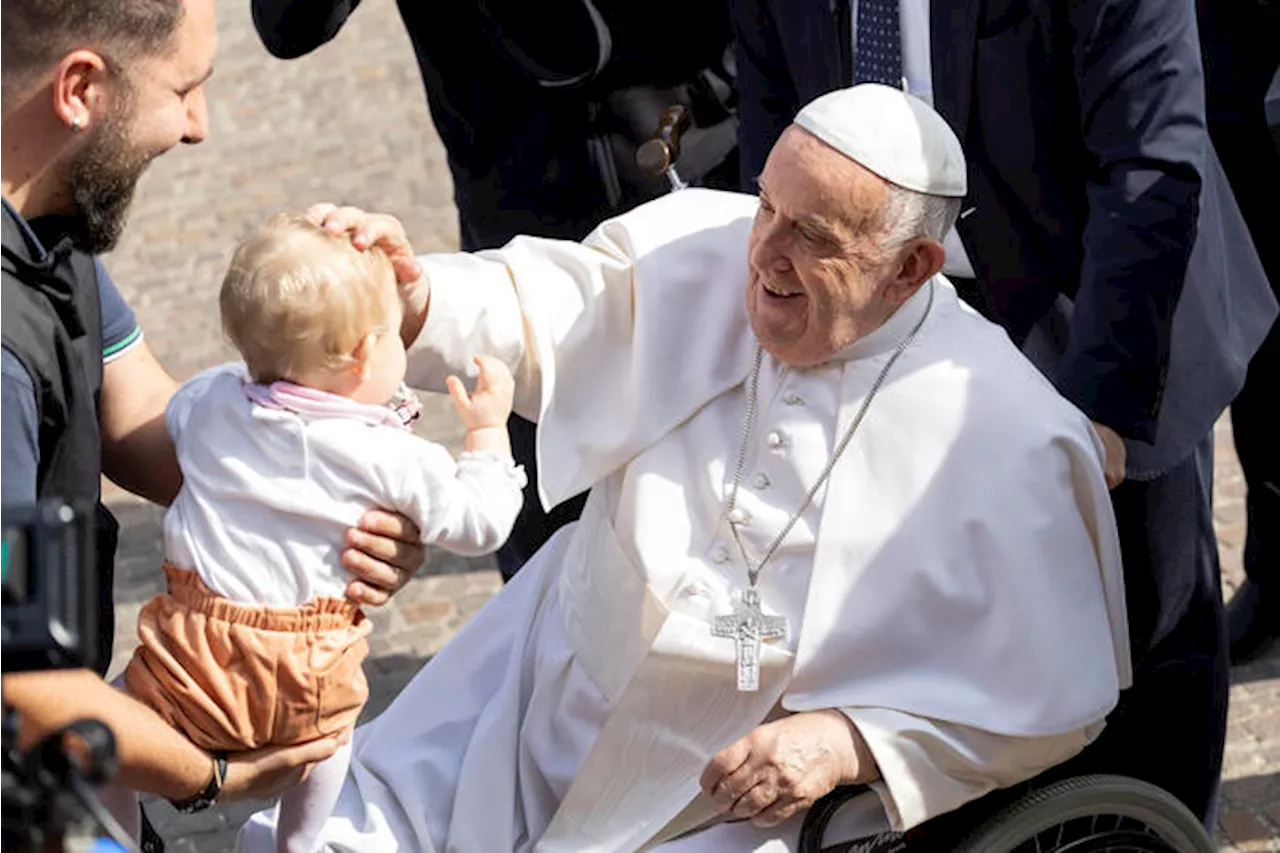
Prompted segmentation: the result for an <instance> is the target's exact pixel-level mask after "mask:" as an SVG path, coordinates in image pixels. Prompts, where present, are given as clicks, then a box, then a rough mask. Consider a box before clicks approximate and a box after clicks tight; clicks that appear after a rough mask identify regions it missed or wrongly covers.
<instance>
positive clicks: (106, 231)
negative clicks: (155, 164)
mask: <svg viewBox="0 0 1280 853" xmlns="http://www.w3.org/2000/svg"><path fill="white" fill-rule="evenodd" d="M132 112H133V110H132V109H131V105H130V104H127V103H126V104H123V105H122V107H121V109H120V110H119V111H118V112H117V113H116V114H115V115H113V116H111V117H110V118H109V119H108V120H107V121H105V122H104V123H103V124H102V125H100V126H99V127H98V128H96V129H95V130H94V131H92V133H93V136H92V138H90V139H88V140H86V141H85V145H84V147H83V148H81V149H80V151H79V153H77V154H76V156H75V158H74V159H73V160H72V161H71V163H70V164H69V166H68V169H67V180H68V182H69V184H70V191H71V212H70V216H69V217H68V234H69V235H70V237H71V240H72V243H73V244H74V245H75V246H76V247H77V248H79V249H81V250H83V251H85V252H89V253H90V254H95V255H96V254H100V253H102V252H107V251H110V250H111V249H112V248H114V247H115V245H116V242H117V241H118V240H119V239H120V232H121V231H123V230H124V222H125V217H126V215H127V214H128V212H129V205H130V204H131V203H132V202H133V193H134V190H135V189H136V188H137V186H138V179H139V178H141V177H142V173H143V172H144V171H146V168H147V165H148V164H150V162H151V160H152V157H151V156H149V155H146V154H144V153H142V152H139V151H135V150H133V149H132V148H131V147H130V145H129V142H128V129H129V128H128V126H129V117H130V116H131V115H132Z"/></svg>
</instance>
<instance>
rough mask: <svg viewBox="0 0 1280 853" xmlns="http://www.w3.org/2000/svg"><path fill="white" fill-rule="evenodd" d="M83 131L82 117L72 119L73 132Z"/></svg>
mask: <svg viewBox="0 0 1280 853" xmlns="http://www.w3.org/2000/svg"><path fill="white" fill-rule="evenodd" d="M81 130H84V122H83V121H81V119H80V116H74V117H73V118H72V119H71V132H72V133H79V132H80V131H81Z"/></svg>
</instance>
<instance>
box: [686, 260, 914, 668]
mask: <svg viewBox="0 0 1280 853" xmlns="http://www.w3.org/2000/svg"><path fill="white" fill-rule="evenodd" d="M933 292H934V284H933V282H932V281H930V282H929V299H928V301H927V302H926V303H925V307H924V313H923V314H921V315H920V319H919V320H917V321H916V324H915V325H914V326H913V327H912V328H911V331H909V332H907V334H906V335H904V336H903V338H902V340H901V341H899V342H898V345H897V347H895V348H894V350H893V354H892V355H890V356H889V360H888V361H887V362H885V365H884V367H883V368H882V369H881V370H880V374H879V375H878V376H877V377H876V381H875V382H873V383H872V384H871V390H870V391H868V392H867V396H866V398H865V399H864V400H863V401H862V405H861V406H860V407H858V412H857V414H855V415H854V416H853V421H852V422H851V423H850V424H849V427H848V429H846V430H845V431H844V435H842V436H841V437H840V440H839V441H838V442H837V443H836V446H835V450H834V452H833V453H832V454H831V458H830V459H829V460H827V464H826V467H824V468H823V469H822V473H821V474H819V475H818V479H817V480H816V481H815V482H814V484H813V485H812V486H811V487H810V488H809V493H808V494H807V495H805V498H804V501H803V502H802V503H801V504H800V507H799V509H797V510H796V511H795V512H794V513H793V514H792V515H791V518H790V519H788V521H787V523H786V524H785V525H783V527H782V530H780V531H778V535H777V536H774V537H773V541H772V542H770V543H769V545H768V547H767V548H765V551H764V556H762V557H761V558H760V560H759V561H758V562H756V563H755V564H754V565H753V564H752V561H751V557H750V556H749V555H748V554H747V547H746V543H744V542H743V541H742V534H741V532H740V531H739V530H738V526H739V524H741V522H737V521H734V520H732V518H730V517H729V516H731V515H732V514H733V511H734V509H735V508H736V507H737V504H738V487H739V485H740V484H741V482H742V469H743V467H744V466H745V465H746V460H747V444H748V442H749V440H750V438H751V428H752V425H753V422H754V421H755V414H756V402H757V400H756V394H757V388H758V386H759V383H760V364H761V362H762V361H763V359H764V350H763V349H761V348H760V347H759V346H757V347H756V355H755V360H754V361H753V362H752V365H751V381H750V384H749V385H748V390H747V414H746V417H744V418H743V421H742V439H741V442H740V444H739V447H738V464H737V466H736V467H735V468H734V471H733V487H732V489H731V490H730V492H729V503H728V505H727V507H726V510H725V514H726V520H727V521H728V522H729V529H730V530H731V531H732V532H733V538H734V541H735V542H737V543H738V550H739V552H741V554H742V561H743V563H745V564H746V566H747V588H746V589H744V590H742V601H741V603H739V604H738V605H737V606H736V607H735V608H734V611H733V613H732V614H731V615H729V616H717V617H716V618H715V619H714V620H713V621H712V625H711V633H712V634H713V635H714V636H717V637H727V638H730V639H732V640H733V641H734V645H735V646H736V647H737V654H736V657H737V666H738V690H740V691H743V692H754V691H756V690H758V689H759V688H760V643H761V642H762V641H770V640H777V639H781V638H783V637H785V636H786V635H787V621H786V619H785V618H783V617H781V616H766V615H764V613H763V611H762V610H761V609H760V591H759V589H758V588H757V583H758V582H759V580H760V572H761V571H763V570H764V567H765V564H766V563H768V562H769V560H770V559H771V558H772V557H773V555H774V553H775V552H776V551H777V550H778V546H780V545H781V544H782V541H783V540H784V539H786V538H787V535H788V534H789V533H790V532H791V528H793V527H795V526H796V523H797V522H798V521H799V520H800V517H801V516H802V515H804V511H805V510H806V509H808V508H809V504H811V503H813V499H814V497H815V496H816V495H817V494H818V491H819V490H820V489H821V488H822V486H823V484H824V483H826V482H827V478H828V477H830V476H831V472H832V471H833V470H834V469H835V467H836V463H837V462H838V461H839V460H840V456H841V455H842V454H843V453H844V451H845V449H846V448H847V447H848V446H849V442H851V441H852V440H853V435H854V433H856V432H857V431H858V427H859V426H860V425H861V424H862V419H863V418H864V417H865V416H866V414H867V409H869V408H870V407H871V401H872V400H874V399H875V396H876V394H877V393H878V392H879V391H880V387H881V386H882V385H883V384H884V381H885V379H886V377H888V375H889V371H890V370H892V369H893V365H894V364H895V363H896V362H897V361H898V358H899V357H900V356H901V355H902V353H903V352H905V351H906V349H907V347H908V346H910V345H911V342H912V341H913V340H915V337H916V334H917V333H918V332H919V331H920V328H921V327H922V326H923V325H924V321H925V320H926V319H928V317H929V311H930V309H931V308H932V307H933Z"/></svg>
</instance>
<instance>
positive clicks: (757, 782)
mask: <svg viewBox="0 0 1280 853" xmlns="http://www.w3.org/2000/svg"><path fill="white" fill-rule="evenodd" d="M875 776H876V766H875V761H874V759H873V758H872V757H871V752H870V750H869V749H868V748H867V745H866V742H865V741H863V739H862V736H861V735H860V734H858V730H857V729H856V728H855V727H854V725H853V723H852V722H850V720H849V718H848V717H846V716H845V715H844V714H842V713H840V712H839V711H836V710H826V711H807V712H805V713H801V714H792V715H791V716H789V717H784V718H783V719H781V720H777V721H775V722H772V723H766V724H765V725H763V726H760V727H759V728H757V729H756V730H755V731H753V732H751V734H749V735H747V736H746V737H744V738H741V739H740V740H738V741H737V742H735V743H733V744H731V745H730V746H728V747H727V748H726V749H724V750H722V751H721V752H720V753H719V754H717V755H716V756H715V758H713V759H711V763H710V764H708V765H707V769H706V770H704V771H702V778H701V780H700V783H701V785H702V791H703V793H705V794H706V795H707V796H708V797H710V798H711V799H712V800H713V801H714V802H715V803H716V805H718V806H719V807H720V809H721V810H722V811H724V812H731V813H733V814H734V815H736V816H737V817H740V818H743V819H745V820H750V821H751V822H752V823H754V824H756V825H757V826H775V825H776V824H779V823H782V822H783V821H784V820H786V819H788V818H789V817H791V816H792V815H794V814H795V813H796V812H798V811H800V810H802V809H807V808H809V806H811V805H813V804H814V803H815V802H816V801H817V800H818V799H819V798H821V797H822V796H824V795H825V794H827V793H829V792H830V791H831V790H832V789H834V788H835V787H836V786H838V785H849V784H853V783H857V782H867V781H870V780H871V779H873V778H875Z"/></svg>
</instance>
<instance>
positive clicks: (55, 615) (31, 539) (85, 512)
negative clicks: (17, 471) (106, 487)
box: [0, 500, 103, 672]
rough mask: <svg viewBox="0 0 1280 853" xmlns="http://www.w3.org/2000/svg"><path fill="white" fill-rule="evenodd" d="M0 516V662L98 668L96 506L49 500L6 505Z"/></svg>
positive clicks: (20, 667)
mask: <svg viewBox="0 0 1280 853" xmlns="http://www.w3.org/2000/svg"><path fill="white" fill-rule="evenodd" d="M0 518H2V520H3V525H4V540H3V543H4V544H3V548H4V551H3V557H2V559H0V566H2V567H0V605H2V606H0V623H2V625H0V632H2V633H0V669H3V670H4V671H5V672H29V671H33V670H46V669H62V668H68V667H85V668H88V669H94V668H96V667H98V666H99V664H101V663H103V661H99V660H97V658H98V657H99V653H98V647H99V643H98V640H97V631H98V606H99V604H98V572H97V544H96V543H97V539H96V533H95V525H94V520H95V515H94V508H93V506H92V505H91V504H89V503H88V502H67V501H62V500H49V501H42V502H40V503H38V504H34V505H29V506H12V507H10V506H6V507H4V508H3V509H2V510H0Z"/></svg>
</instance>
